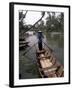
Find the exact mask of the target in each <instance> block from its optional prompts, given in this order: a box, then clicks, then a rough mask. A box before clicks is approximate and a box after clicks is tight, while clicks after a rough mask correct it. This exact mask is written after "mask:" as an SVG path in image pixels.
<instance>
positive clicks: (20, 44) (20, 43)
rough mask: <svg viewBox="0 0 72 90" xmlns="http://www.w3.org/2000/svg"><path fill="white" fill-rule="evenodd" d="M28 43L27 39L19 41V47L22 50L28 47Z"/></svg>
mask: <svg viewBox="0 0 72 90" xmlns="http://www.w3.org/2000/svg"><path fill="white" fill-rule="evenodd" d="M28 43H29V42H27V41H19V49H20V50H21V49H24V48H26V47H28Z"/></svg>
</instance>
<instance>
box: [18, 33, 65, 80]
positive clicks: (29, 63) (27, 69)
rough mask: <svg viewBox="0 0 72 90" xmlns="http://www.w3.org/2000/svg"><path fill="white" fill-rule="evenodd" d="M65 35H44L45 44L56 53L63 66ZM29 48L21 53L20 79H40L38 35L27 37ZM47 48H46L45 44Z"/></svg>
mask: <svg viewBox="0 0 72 90" xmlns="http://www.w3.org/2000/svg"><path fill="white" fill-rule="evenodd" d="M63 37H64V35H63V34H61V33H60V34H59V33H53V32H52V33H49V34H44V38H43V42H44V43H46V45H48V46H49V47H50V48H51V49H53V51H54V52H55V55H56V57H57V58H58V60H59V62H60V63H61V64H64V57H63V56H64V43H63V42H64V40H63V39H64V38H63ZM26 41H28V42H29V43H28V45H29V47H27V48H26V49H24V50H20V51H19V73H20V77H19V78H20V79H30V78H31V79H32V78H39V77H40V76H39V72H38V67H37V61H36V49H37V47H38V45H37V42H38V39H37V34H33V35H29V36H28V37H26ZM43 46H44V47H45V48H47V46H45V45H44V44H43Z"/></svg>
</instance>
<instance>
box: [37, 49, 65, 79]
mask: <svg viewBox="0 0 72 90" xmlns="http://www.w3.org/2000/svg"><path fill="white" fill-rule="evenodd" d="M36 56H37V65H38V68H39V72H40V76H41V77H42V78H51V77H64V67H63V66H62V65H61V64H60V62H59V61H58V60H57V58H56V56H55V55H54V52H53V51H52V50H50V48H48V50H45V49H42V50H37V51H36Z"/></svg>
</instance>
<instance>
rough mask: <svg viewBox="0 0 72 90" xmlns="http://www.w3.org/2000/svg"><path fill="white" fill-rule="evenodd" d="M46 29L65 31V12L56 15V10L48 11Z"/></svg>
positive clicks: (49, 30) (48, 30)
mask: <svg viewBox="0 0 72 90" xmlns="http://www.w3.org/2000/svg"><path fill="white" fill-rule="evenodd" d="M47 14H48V17H47V18H46V31H47V32H53V31H55V32H63V28H64V14H63V13H60V14H59V15H57V16H56V13H55V12H47Z"/></svg>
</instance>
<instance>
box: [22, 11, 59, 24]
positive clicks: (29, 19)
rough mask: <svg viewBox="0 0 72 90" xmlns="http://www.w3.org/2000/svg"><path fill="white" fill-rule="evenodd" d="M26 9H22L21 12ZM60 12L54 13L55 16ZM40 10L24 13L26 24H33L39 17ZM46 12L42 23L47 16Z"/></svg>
mask: <svg viewBox="0 0 72 90" xmlns="http://www.w3.org/2000/svg"><path fill="white" fill-rule="evenodd" d="M25 12H26V11H23V14H24V13H25ZM59 14H60V13H56V16H58V15H59ZM41 16H42V15H41V12H37V11H28V12H27V14H26V17H25V19H24V22H25V24H26V25H28V24H31V25H33V24H34V23H35V22H36V21H37V20H39V19H40V18H41ZM47 16H48V14H47V13H45V15H44V17H43V19H42V20H43V21H44V23H45V22H46V18H47Z"/></svg>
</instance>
